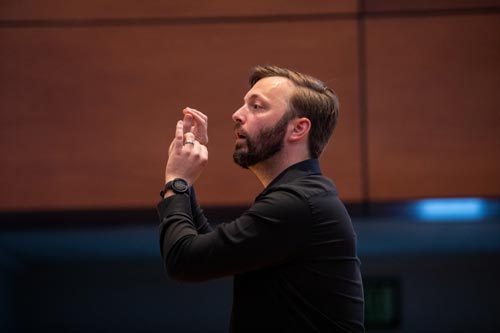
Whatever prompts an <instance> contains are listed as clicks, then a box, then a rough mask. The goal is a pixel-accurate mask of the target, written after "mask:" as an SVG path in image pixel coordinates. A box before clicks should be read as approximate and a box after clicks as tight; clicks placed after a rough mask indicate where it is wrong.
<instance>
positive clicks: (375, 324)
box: [363, 278, 401, 329]
mask: <svg viewBox="0 0 500 333" xmlns="http://www.w3.org/2000/svg"><path fill="white" fill-rule="evenodd" d="M363 287H364V292H365V326H366V328H367V329H369V328H385V329H390V328H397V327H399V324H400V322H401V293H400V284H399V280H397V279H394V278H366V279H364V281H363Z"/></svg>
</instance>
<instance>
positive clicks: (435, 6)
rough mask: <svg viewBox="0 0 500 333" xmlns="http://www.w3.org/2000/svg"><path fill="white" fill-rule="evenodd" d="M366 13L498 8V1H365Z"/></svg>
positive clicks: (499, 6)
mask: <svg viewBox="0 0 500 333" xmlns="http://www.w3.org/2000/svg"><path fill="white" fill-rule="evenodd" d="M364 7H365V8H364V9H365V11H366V12H368V13H378V12H393V11H422V10H450V9H475V8H500V0H413V1H400V0H365V1H364Z"/></svg>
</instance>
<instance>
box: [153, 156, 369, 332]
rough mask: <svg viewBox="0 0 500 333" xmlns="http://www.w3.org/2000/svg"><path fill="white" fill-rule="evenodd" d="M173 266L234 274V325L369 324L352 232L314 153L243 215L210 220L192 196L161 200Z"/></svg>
mask: <svg viewBox="0 0 500 333" xmlns="http://www.w3.org/2000/svg"><path fill="white" fill-rule="evenodd" d="M158 212H159V216H160V220H161V224H160V245H161V254H162V256H163V258H164V261H165V265H166V267H167V272H168V274H169V275H170V276H171V277H172V278H174V279H178V280H185V281H203V280H208V279H213V278H219V277H223V276H227V275H234V287H233V288H234V291H233V308H232V314H231V331H232V332H363V331H364V328H363V306H364V301H363V286H362V280H361V274H360V270H359V265H360V263H359V260H358V258H357V255H356V235H355V233H354V231H353V228H352V224H351V220H350V217H349V215H348V213H347V211H346V209H345V207H344V205H343V204H342V202H341V201H340V200H339V198H338V195H337V191H336V188H335V185H334V184H333V183H332V182H331V181H330V180H329V179H327V178H326V177H324V176H323V175H322V174H321V170H320V167H319V163H318V161H317V160H315V159H311V160H306V161H303V162H300V163H298V164H295V165H293V166H291V167H289V168H288V169H286V170H285V171H283V172H282V173H281V174H280V175H279V176H278V177H276V178H275V179H274V180H273V181H272V183H271V184H269V185H268V186H267V187H266V188H265V189H264V191H263V192H262V193H260V194H259V195H258V196H257V198H256V199H255V202H254V204H253V205H252V206H251V207H250V209H248V210H247V211H246V212H245V213H244V214H243V215H241V216H240V217H239V218H237V219H236V220H234V221H232V222H230V223H224V224H220V225H218V226H217V227H216V228H215V229H214V230H212V229H211V227H210V226H209V224H208V223H207V220H206V218H205V217H204V216H203V213H202V211H201V209H200V208H199V206H198V204H197V202H196V198H195V196H194V195H189V194H183V195H174V196H170V197H168V198H167V199H165V200H162V201H161V202H160V203H159V205H158Z"/></svg>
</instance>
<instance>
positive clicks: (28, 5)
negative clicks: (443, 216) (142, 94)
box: [0, 0, 357, 20]
mask: <svg viewBox="0 0 500 333" xmlns="http://www.w3.org/2000/svg"><path fill="white" fill-rule="evenodd" d="M356 11H357V1H356V0H343V1H323V0H309V1H301V0H278V1H276V0H273V1H267V0H254V1H246V2H240V1H232V0H200V1H183V0H169V1H157V0H144V1H136V0H122V1H117V0H88V1H82V0H46V1H36V0H25V1H17V0H3V1H0V18H1V19H4V20H40V19H43V20H47V19H110V18H114V19H117V18H127V19H128V18H136V19H137V18H160V17H161V18H172V17H177V18H182V17H221V16H226V17H227V16H269V15H290V14H299V15H304V14H332V13H334V14H338V13H340V14H345V13H355V12H356Z"/></svg>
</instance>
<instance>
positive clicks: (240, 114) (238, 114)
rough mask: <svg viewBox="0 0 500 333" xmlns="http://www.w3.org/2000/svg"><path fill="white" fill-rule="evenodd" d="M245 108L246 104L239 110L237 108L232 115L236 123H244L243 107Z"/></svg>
mask: <svg viewBox="0 0 500 333" xmlns="http://www.w3.org/2000/svg"><path fill="white" fill-rule="evenodd" d="M244 108H245V106H242V107H240V108H239V109H238V110H236V111H235V112H234V113H233V115H232V116H231V118H233V121H234V122H235V123H243V122H244V117H243V116H244V115H243V113H244V112H243V109H244Z"/></svg>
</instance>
